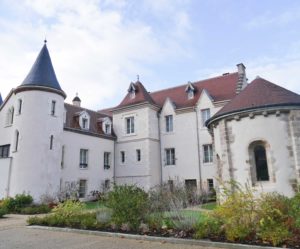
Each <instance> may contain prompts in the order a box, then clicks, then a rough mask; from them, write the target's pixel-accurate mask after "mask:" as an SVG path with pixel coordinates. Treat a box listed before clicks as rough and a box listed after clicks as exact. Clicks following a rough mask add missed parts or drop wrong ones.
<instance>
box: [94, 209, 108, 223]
mask: <svg viewBox="0 0 300 249" xmlns="http://www.w3.org/2000/svg"><path fill="white" fill-rule="evenodd" d="M111 216H112V210H111V209H109V208H100V209H98V210H97V212H96V218H97V222H99V223H101V224H107V223H109V222H110V221H111Z"/></svg>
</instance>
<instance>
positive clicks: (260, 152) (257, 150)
mask: <svg viewBox="0 0 300 249" xmlns="http://www.w3.org/2000/svg"><path fill="white" fill-rule="evenodd" d="M267 148H268V145H267V143H266V142H264V141H254V142H253V143H251V144H250V146H249V155H250V162H251V166H252V167H251V168H252V170H251V172H252V173H251V175H252V182H253V184H255V183H256V182H259V181H269V180H270V173H269V165H268V158H267Z"/></svg>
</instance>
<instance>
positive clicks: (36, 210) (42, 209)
mask: <svg viewBox="0 0 300 249" xmlns="http://www.w3.org/2000/svg"><path fill="white" fill-rule="evenodd" d="M50 211H51V208H49V206H48V205H45V204H42V205H34V206H29V207H25V208H22V209H21V210H20V213H21V214H46V213H49V212H50Z"/></svg>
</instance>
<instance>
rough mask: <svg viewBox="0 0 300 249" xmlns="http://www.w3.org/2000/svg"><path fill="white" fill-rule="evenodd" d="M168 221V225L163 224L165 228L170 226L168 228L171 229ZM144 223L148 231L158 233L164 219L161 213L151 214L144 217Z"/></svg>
mask: <svg viewBox="0 0 300 249" xmlns="http://www.w3.org/2000/svg"><path fill="white" fill-rule="evenodd" d="M166 220H169V224H165V225H166V226H168V225H169V226H170V227H168V228H172V227H171V226H172V223H171V219H166ZM145 222H146V224H147V225H148V227H149V229H150V230H152V231H160V230H161V229H162V227H163V225H164V224H163V223H164V217H163V214H162V213H151V214H148V215H147V216H146V217H145Z"/></svg>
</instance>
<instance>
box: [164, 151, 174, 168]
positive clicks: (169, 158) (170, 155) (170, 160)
mask: <svg viewBox="0 0 300 249" xmlns="http://www.w3.org/2000/svg"><path fill="white" fill-rule="evenodd" d="M165 154H166V165H175V149H174V148H170V149H166V150H165Z"/></svg>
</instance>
